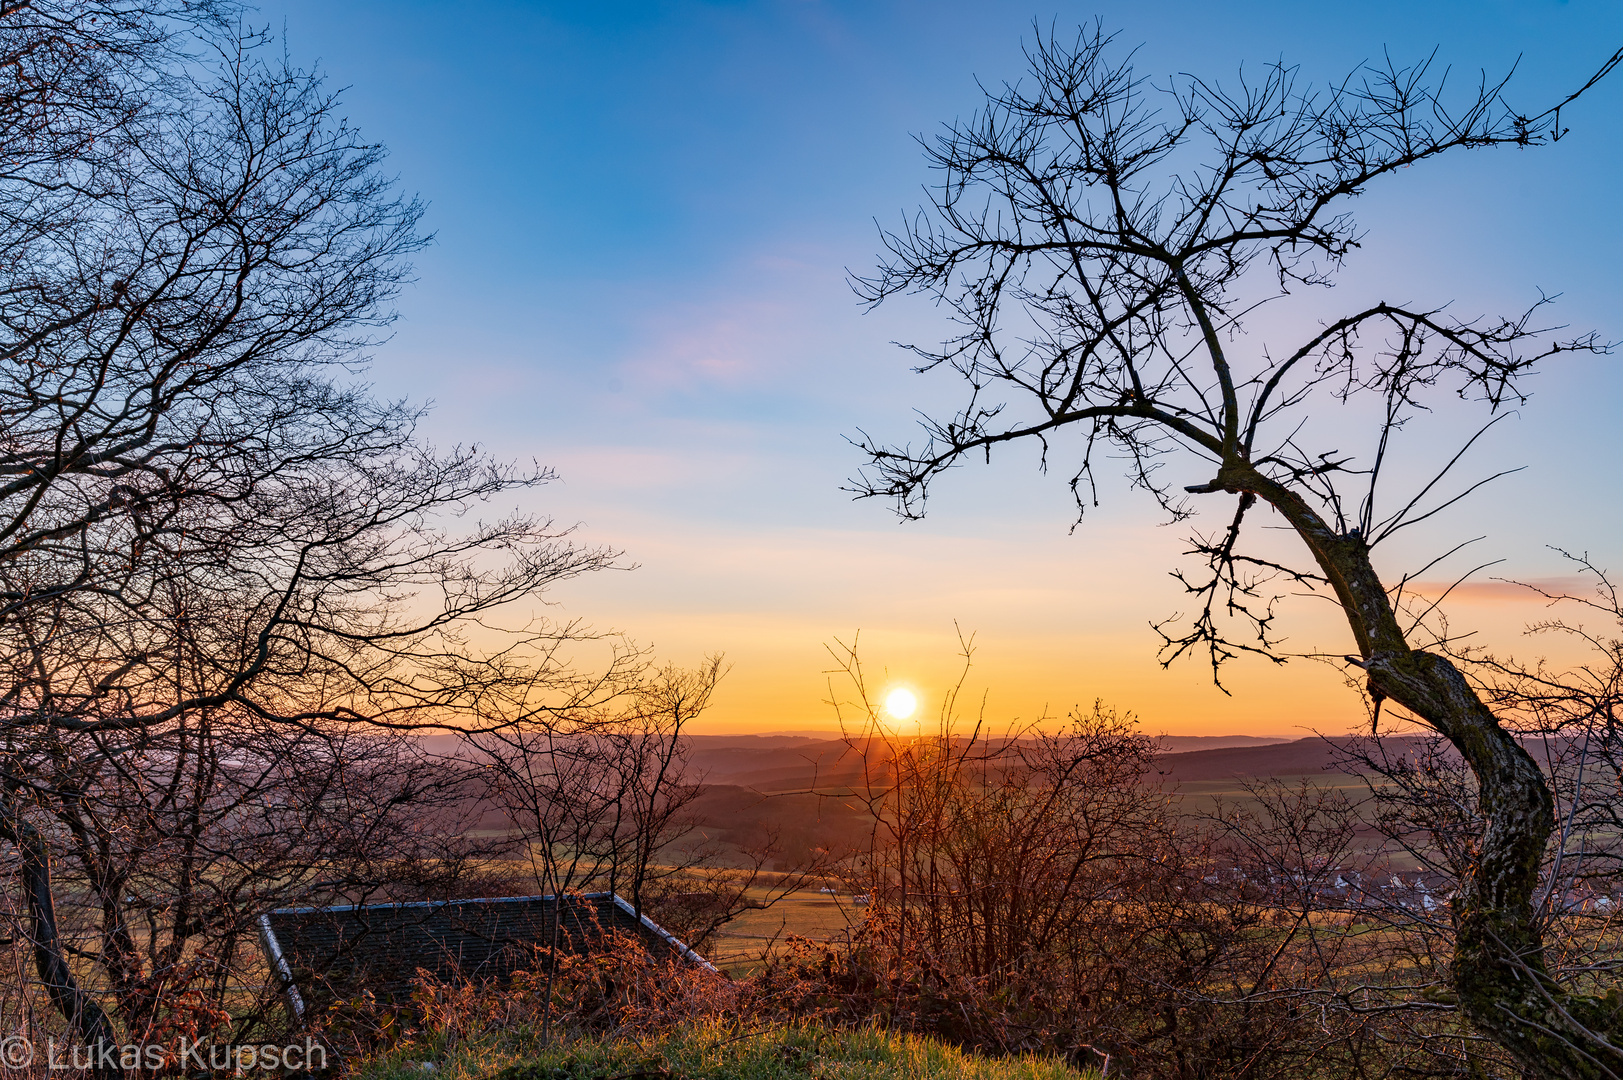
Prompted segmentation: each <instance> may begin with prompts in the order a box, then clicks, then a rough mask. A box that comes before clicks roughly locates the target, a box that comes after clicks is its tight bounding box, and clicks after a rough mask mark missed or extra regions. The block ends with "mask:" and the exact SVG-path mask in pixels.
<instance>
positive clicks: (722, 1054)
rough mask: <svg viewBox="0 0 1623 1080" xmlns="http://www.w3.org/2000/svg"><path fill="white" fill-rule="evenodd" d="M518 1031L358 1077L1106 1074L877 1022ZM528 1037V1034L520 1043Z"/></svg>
mask: <svg viewBox="0 0 1623 1080" xmlns="http://www.w3.org/2000/svg"><path fill="white" fill-rule="evenodd" d="M519 1034H520V1033H518V1032H513V1031H507V1032H492V1033H489V1034H488V1035H487V1036H484V1037H476V1038H473V1039H470V1040H467V1041H465V1042H462V1043H460V1044H458V1045H454V1046H453V1045H444V1043H443V1041H441V1040H432V1039H431V1040H429V1041H428V1042H417V1043H407V1044H402V1045H400V1046H397V1047H396V1048H395V1049H394V1050H392V1051H391V1052H389V1053H388V1054H386V1055H384V1056H381V1057H379V1058H376V1059H374V1060H372V1061H370V1062H367V1063H365V1064H363V1065H362V1066H360V1067H359V1068H358V1069H356V1070H355V1072H354V1074H353V1075H354V1078H355V1080H425V1078H428V1077H432V1078H433V1080H497V1078H499V1080H846V1078H849V1080H938V1078H939V1080H1097V1075H1098V1074H1097V1073H1095V1072H1093V1071H1091V1070H1090V1071H1087V1072H1078V1071H1077V1070H1075V1069H1072V1068H1070V1067H1069V1066H1067V1065H1066V1064H1065V1063H1064V1062H1062V1061H1059V1060H1057V1059H1054V1058H1043V1057H1029V1056H1021V1057H1006V1058H989V1057H982V1056H980V1055H977V1054H972V1053H968V1052H965V1051H963V1050H959V1049H956V1048H954V1047H952V1046H949V1045H947V1044H946V1043H943V1042H940V1041H938V1040H935V1039H930V1038H925V1037H922V1036H917V1035H907V1034H898V1033H895V1032H888V1031H882V1030H879V1029H877V1028H859V1029H855V1030H829V1029H826V1028H820V1027H812V1026H797V1025H782V1024H778V1025H768V1026H760V1025H756V1026H744V1025H739V1024H736V1023H731V1022H699V1023H692V1024H686V1025H682V1026H679V1027H677V1028H675V1029H672V1030H670V1031H668V1032H665V1033H664V1034H661V1035H659V1036H656V1037H650V1038H645V1039H642V1040H637V1039H633V1038H628V1037H625V1036H615V1037H602V1036H585V1037H580V1036H577V1037H570V1036H568V1035H564V1036H561V1037H559V1038H555V1039H554V1040H553V1042H552V1044H551V1045H550V1046H548V1047H546V1048H544V1049H535V1048H533V1047H530V1048H526V1049H523V1050H520V1049H519V1048H518V1047H517V1046H516V1045H515V1038H514V1036H517V1035H519ZM518 1041H523V1040H518Z"/></svg>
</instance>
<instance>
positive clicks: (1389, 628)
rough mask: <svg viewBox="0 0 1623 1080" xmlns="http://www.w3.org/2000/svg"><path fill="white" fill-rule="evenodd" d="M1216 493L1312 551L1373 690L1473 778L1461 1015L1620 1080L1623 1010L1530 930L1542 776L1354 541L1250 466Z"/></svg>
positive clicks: (1550, 1063)
mask: <svg viewBox="0 0 1623 1080" xmlns="http://www.w3.org/2000/svg"><path fill="white" fill-rule="evenodd" d="M1218 477H1219V482H1220V483H1222V484H1223V486H1224V487H1225V488H1226V489H1227V490H1230V491H1237V492H1250V493H1252V494H1255V495H1257V496H1258V497H1260V498H1262V499H1265V500H1266V501H1267V502H1268V503H1269V504H1271V505H1272V506H1273V507H1274V508H1275V509H1276V510H1278V511H1279V512H1280V513H1281V514H1282V515H1284V517H1285V518H1286V519H1287V520H1288V521H1289V522H1290V523H1291V525H1292V527H1293V528H1295V530H1296V532H1297V533H1298V535H1300V536H1301V537H1302V539H1303V540H1304V541H1306V542H1307V545H1308V548H1309V549H1310V550H1311V551H1312V552H1313V556H1314V559H1315V560H1316V561H1317V562H1318V564H1319V566H1320V568H1321V569H1322V570H1323V571H1324V574H1325V576H1326V577H1327V578H1328V579H1329V580H1330V584H1331V587H1332V588H1334V589H1335V591H1336V596H1337V598H1338V599H1339V600H1340V602H1341V606H1342V609H1343V610H1344V611H1345V612H1346V615H1347V621H1348V623H1349V625H1350V626H1351V628H1352V631H1353V637H1354V638H1355V639H1357V641H1358V646H1359V650H1360V652H1361V653H1362V658H1363V666H1364V670H1365V671H1367V672H1368V673H1369V691H1370V694H1371V695H1372V696H1373V697H1375V698H1376V699H1377V700H1380V699H1390V700H1392V701H1394V702H1396V703H1398V704H1399V705H1402V706H1403V707H1404V708H1405V709H1408V710H1409V711H1410V712H1412V713H1414V714H1415V715H1416V716H1418V717H1420V718H1421V719H1422V720H1424V721H1425V722H1427V723H1428V724H1430V725H1431V726H1432V727H1434V728H1435V729H1436V730H1437V731H1438V732H1439V733H1440V734H1442V736H1443V737H1444V738H1446V739H1448V741H1449V742H1450V743H1451V744H1452V745H1453V746H1454V748H1455V749H1456V750H1457V751H1459V753H1460V756H1461V757H1463V758H1464V759H1465V762H1466V764H1467V765H1469V766H1470V768H1471V771H1472V772H1473V773H1474V774H1475V775H1476V780H1477V793H1478V805H1479V807H1480V810H1481V813H1482V816H1483V819H1484V827H1483V830H1482V835H1481V837H1480V840H1479V842H1478V846H1477V852H1476V863H1475V866H1474V867H1473V868H1472V873H1471V874H1470V876H1469V877H1468V878H1467V879H1466V880H1464V881H1461V882H1460V890H1459V894H1458V895H1457V896H1456V897H1455V899H1454V901H1453V904H1452V908H1453V921H1454V930H1455V943H1454V958H1453V963H1452V965H1451V967H1452V977H1453V989H1454V994H1455V995H1456V997H1457V1002H1458V1005H1459V1008H1460V1011H1461V1012H1463V1013H1464V1014H1465V1016H1466V1017H1468V1018H1469V1019H1470V1020H1471V1022H1472V1023H1473V1024H1475V1025H1476V1026H1477V1027H1478V1028H1479V1029H1481V1030H1482V1031H1483V1032H1484V1033H1485V1034H1487V1035H1488V1036H1490V1037H1491V1038H1492V1039H1493V1040H1494V1041H1495V1042H1497V1043H1498V1044H1499V1045H1500V1046H1503V1047H1504V1048H1505V1049H1506V1050H1507V1051H1509V1052H1510V1053H1511V1054H1512V1055H1514V1057H1515V1058H1516V1060H1517V1062H1518V1063H1519V1064H1520V1065H1522V1066H1523V1067H1524V1068H1526V1069H1528V1070H1529V1071H1530V1072H1531V1073H1533V1074H1534V1075H1536V1076H1540V1077H1552V1078H1555V1077H1562V1078H1572V1080H1617V1078H1619V1077H1623V1048H1620V1047H1623V998H1620V996H1619V994H1618V992H1617V991H1615V990H1614V991H1612V992H1610V993H1608V994H1607V996H1606V997H1604V998H1596V997H1591V996H1585V995H1578V994H1571V993H1568V992H1567V991H1566V990H1564V989H1563V988H1562V987H1561V986H1560V985H1559V984H1558V983H1557V982H1556V981H1555V980H1554V979H1553V978H1551V977H1550V974H1549V971H1548V969H1547V968H1546V967H1545V963H1544V941H1543V937H1542V934H1541V933H1540V930H1539V927H1538V924H1537V922H1536V921H1535V918H1534V909H1533V896H1534V893H1535V892H1536V890H1537V887H1538V880H1539V863H1540V861H1541V859H1542V858H1543V855H1544V850H1545V846H1546V844H1547V843H1548V841H1549V839H1550V834H1551V833H1552V832H1553V831H1554V829H1555V812H1554V807H1555V802H1554V799H1553V798H1552V796H1551V795H1550V789H1549V786H1548V784H1546V783H1545V780H1544V775H1543V773H1541V772H1540V771H1539V767H1538V765H1537V763H1536V762H1534V761H1533V758H1532V756H1531V755H1530V754H1528V752H1527V751H1526V750H1525V749H1524V748H1523V747H1522V745H1521V744H1520V743H1519V742H1517V741H1516V739H1515V738H1514V737H1512V736H1511V734H1510V733H1509V732H1507V731H1506V730H1505V729H1504V728H1503V727H1502V726H1500V724H1499V721H1498V720H1497V719H1496V718H1495V717H1494V715H1493V713H1492V712H1491V711H1490V710H1489V709H1488V707H1487V706H1486V705H1484V704H1483V702H1482V699H1481V698H1480V697H1478V696H1477V693H1476V691H1475V690H1473V689H1472V688H1471V685H1470V683H1468V682H1467V681H1466V679H1465V676H1463V675H1462V674H1460V672H1459V670H1458V669H1457V668H1456V667H1455V666H1454V665H1453V664H1452V663H1450V662H1449V661H1448V660H1447V659H1445V658H1443V657H1441V656H1436V655H1433V654H1430V653H1426V652H1422V651H1420V650H1416V649H1411V648H1410V647H1409V645H1408V642H1407V641H1406V640H1405V638H1404V635H1403V632H1402V629H1401V627H1400V625H1399V623H1398V620H1397V616H1396V614H1395V612H1394V611H1393V610H1392V604H1391V600H1390V598H1389V597H1388V595H1387V592H1386V589H1385V587H1384V586H1383V585H1382V584H1381V580H1380V578H1379V576H1378V575H1377V574H1376V573H1375V569H1374V567H1373V565H1372V564H1371V562H1370V558H1369V547H1368V545H1367V544H1366V543H1365V542H1364V538H1363V537H1362V536H1360V535H1359V534H1358V532H1357V531H1356V530H1354V531H1351V532H1349V533H1339V532H1336V531H1335V530H1334V529H1331V528H1330V527H1329V525H1328V524H1326V523H1325V521H1324V520H1323V519H1322V518H1321V517H1319V515H1318V514H1316V513H1315V512H1314V511H1313V510H1312V509H1311V508H1310V507H1309V506H1308V505H1307V504H1306V503H1305V502H1304V501H1303V500H1302V499H1301V497H1300V496H1298V495H1297V494H1296V493H1295V492H1294V491H1291V490H1290V489H1288V488H1285V487H1283V486H1282V485H1279V484H1276V483H1274V482H1273V481H1271V480H1269V479H1268V478H1266V477H1264V476H1262V475H1261V474H1260V473H1258V472H1257V471H1256V470H1255V469H1253V468H1251V467H1250V466H1249V465H1245V464H1230V465H1226V466H1225V467H1224V468H1223V469H1222V470H1221V471H1220V472H1219V474H1218Z"/></svg>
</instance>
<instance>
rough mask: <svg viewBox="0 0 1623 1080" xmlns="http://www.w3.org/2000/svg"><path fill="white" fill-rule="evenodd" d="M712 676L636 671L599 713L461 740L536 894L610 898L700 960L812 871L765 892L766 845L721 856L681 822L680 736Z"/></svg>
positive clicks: (716, 668)
mask: <svg viewBox="0 0 1623 1080" xmlns="http://www.w3.org/2000/svg"><path fill="white" fill-rule="evenodd" d="M723 671H724V668H723V666H722V661H721V658H720V657H719V656H717V657H711V658H710V659H708V660H707V661H705V663H704V664H703V665H702V666H700V667H699V668H696V669H692V670H688V669H682V668H678V667H674V666H669V665H667V666H664V667H658V668H650V669H647V670H645V671H643V672H641V673H640V677H639V678H638V679H636V680H635V681H631V682H628V683H627V684H625V685H624V686H623V687H622V689H621V695H620V700H618V701H615V702H612V703H610V704H608V705H606V706H603V707H600V708H595V709H573V710H567V711H565V710H559V711H557V712H553V713H550V714H548V715H547V716H546V717H544V718H543V722H540V723H519V724H496V725H490V726H487V727H484V728H476V729H472V730H469V731H467V732H465V733H464V736H463V738H464V740H465V742H466V743H467V746H468V749H469V760H470V761H471V763H472V764H473V765H474V766H475V767H477V768H478V769H480V770H481V771H482V772H483V774H484V775H485V776H486V777H487V788H488V791H489V793H490V795H491V797H492V798H493V800H494V801H495V802H496V803H497V804H499V805H500V806H502V807H503V809H504V810H505V812H506V814H507V816H508V818H509V820H510V822H511V823H512V826H513V828H514V829H515V831H516V833H517V834H518V835H519V836H520V837H522V839H523V840H524V842H525V845H526V848H525V850H526V851H527V852H528V854H529V857H530V860H531V863H532V868H533V872H534V877H535V880H536V882H537V883H538V884H539V885H540V887H541V888H542V889H543V890H544V891H545V892H547V893H550V894H556V895H562V894H564V893H567V892H570V891H577V890H579V891H590V890H594V889H605V890H609V891H613V892H619V893H621V894H622V895H623V896H625V898H626V899H627V900H628V901H629V902H630V903H631V905H632V907H633V908H634V910H635V911H636V912H637V913H638V914H639V915H640V914H642V913H643V912H644V911H647V912H649V913H650V914H651V915H652V916H653V917H654V918H656V919H657V920H658V921H659V922H660V923H661V924H663V925H664V926H666V927H667V928H668V929H670V930H672V931H673V932H675V933H677V934H679V935H680V936H681V937H683V938H684V940H686V941H687V943H688V944H689V945H691V946H693V947H695V948H703V947H704V946H705V944H706V943H707V942H708V941H710V940H711V939H712V938H713V937H714V935H715V934H716V933H717V932H718V931H720V930H721V929H722V928H723V927H724V926H725V925H726V924H727V923H729V922H731V921H732V920H733V919H735V918H737V917H738V916H739V915H740V914H742V913H743V912H745V911H748V910H751V909H755V908H759V907H762V906H766V905H768V904H770V903H771V902H773V900H774V899H776V898H778V897H781V896H782V895H784V894H786V893H788V892H792V891H793V890H794V889H796V888H798V887H800V886H801V885H802V884H803V883H804V880H805V878H806V875H807V874H808V873H811V872H813V871H814V870H815V869H816V868H815V867H796V868H794V869H793V870H791V871H790V872H788V873H785V874H780V875H777V876H775V877H774V878H773V879H772V883H771V885H770V886H769V887H767V886H765V885H764V881H765V879H764V878H763V877H762V871H763V870H764V869H765V868H766V866H767V865H768V864H769V863H770V862H771V861H772V860H773V859H774V858H775V857H777V856H778V855H779V854H780V853H779V851H778V850H777V847H776V845H775V843H774V838H773V837H772V836H770V835H768V836H767V837H766V838H765V840H764V842H762V843H760V844H754V845H748V849H747V850H727V851H724V850H723V849H722V847H721V845H719V844H718V843H716V842H715V841H714V840H712V839H711V838H710V836H709V835H708V834H707V832H706V830H704V829H703V828H702V827H701V825H700V822H699V820H698V819H697V817H696V816H695V814H694V812H693V811H694V809H695V803H696V801H697V800H698V799H699V797H700V796H701V795H702V794H703V793H704V777H703V775H702V774H700V773H698V772H697V771H696V770H695V769H694V767H693V765H692V764H691V763H690V761H689V754H690V752H691V745H690V743H689V742H688V740H687V738H686V736H687V735H688V733H689V732H688V728H689V726H690V725H691V724H692V723H693V721H694V720H695V719H696V718H697V717H698V716H699V715H700V714H702V713H703V711H704V710H705V709H706V708H707V707H708V705H709V702H710V698H711V696H712V694H713V693H714V691H715V687H716V683H717V681H718V680H719V679H720V678H721V676H722V674H723Z"/></svg>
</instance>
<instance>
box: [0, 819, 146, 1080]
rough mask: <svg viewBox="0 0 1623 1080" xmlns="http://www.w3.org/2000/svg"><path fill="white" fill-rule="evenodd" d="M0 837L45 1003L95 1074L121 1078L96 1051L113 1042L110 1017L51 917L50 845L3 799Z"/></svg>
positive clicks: (103, 1079) (53, 912)
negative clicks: (89, 1058) (77, 970)
mask: <svg viewBox="0 0 1623 1080" xmlns="http://www.w3.org/2000/svg"><path fill="white" fill-rule="evenodd" d="M0 837H3V838H4V839H6V840H9V841H11V842H12V843H13V844H15V845H16V847H17V854H18V861H19V863H20V864H21V867H20V876H21V878H22V885H23V893H24V895H25V896H26V897H27V902H28V914H29V918H30V921H31V923H32V929H31V931H30V935H29V936H30V937H31V938H32V939H33V945H34V969H35V971H36V973H37V974H38V976H39V980H40V982H41V983H43V984H44V986H45V992H46V994H47V995H48V996H49V997H50V999H51V1004H52V1005H54V1006H55V1007H56V1011H57V1012H59V1013H61V1014H62V1018H63V1019H64V1020H66V1021H67V1022H68V1026H69V1027H70V1028H71V1029H72V1031H73V1033H74V1035H75V1036H77V1037H78V1039H79V1041H80V1042H81V1043H83V1044H84V1045H85V1046H86V1047H89V1048H90V1049H91V1050H92V1052H93V1054H94V1060H95V1065H94V1066H93V1068H92V1070H91V1075H92V1076H93V1077H95V1080H122V1077H123V1075H124V1073H123V1070H122V1069H121V1068H120V1067H119V1066H118V1064H117V1062H116V1058H114V1059H113V1062H112V1063H111V1064H109V1063H108V1060H107V1056H106V1055H105V1054H104V1053H100V1052H99V1051H101V1050H102V1048H104V1047H111V1046H113V1044H114V1037H113V1023H112V1021H111V1020H110V1019H109V1018H108V1016H107V1013H106V1011H105V1010H104V1009H103V1008H102V1007H101V1005H100V1004H99V1003H97V1001H96V999H95V998H93V997H91V996H90V995H89V994H87V993H85V991H84V989H83V988H82V987H81V986H80V985H79V983H78V980H77V979H75V978H74V977H73V970H72V969H71V968H70V967H69V966H68V961H67V956H66V955H65V954H64V951H63V948H62V938H61V934H60V932H59V931H58V929H57V923H56V900H55V897H54V896H53V895H52V893H51V851H50V848H49V847H48V846H47V845H46V843H45V838H44V837H42V836H40V834H39V830H37V829H35V828H34V826H32V825H30V824H29V823H28V822H27V821H25V820H23V817H22V815H21V814H19V813H17V812H16V807H15V806H14V805H12V804H11V803H10V802H9V800H3V801H0Z"/></svg>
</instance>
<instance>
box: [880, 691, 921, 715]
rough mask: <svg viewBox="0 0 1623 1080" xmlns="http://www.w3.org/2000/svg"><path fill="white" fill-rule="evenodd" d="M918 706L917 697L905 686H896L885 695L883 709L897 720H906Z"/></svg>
mask: <svg viewBox="0 0 1623 1080" xmlns="http://www.w3.org/2000/svg"><path fill="white" fill-rule="evenodd" d="M918 707H919V699H918V697H917V696H916V695H915V694H914V693H913V691H911V690H908V689H907V688H905V687H900V686H899V687H897V688H896V689H894V690H892V691H891V692H890V693H888V694H886V695H885V711H886V712H888V713H890V715H891V716H893V717H895V718H896V719H898V720H906V719H907V718H908V717H909V716H912V715H913V713H914V711H915V710H916V709H918Z"/></svg>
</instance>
